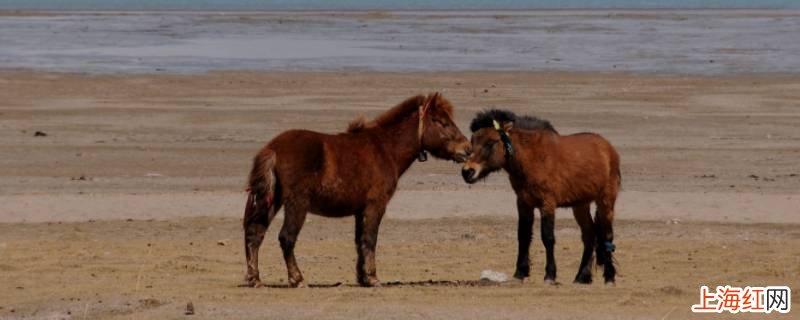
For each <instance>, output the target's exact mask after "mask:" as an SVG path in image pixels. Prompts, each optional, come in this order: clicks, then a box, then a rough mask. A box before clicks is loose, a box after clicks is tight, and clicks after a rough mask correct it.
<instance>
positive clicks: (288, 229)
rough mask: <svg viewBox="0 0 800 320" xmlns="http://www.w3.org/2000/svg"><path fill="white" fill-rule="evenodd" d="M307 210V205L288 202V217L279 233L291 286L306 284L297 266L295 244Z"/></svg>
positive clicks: (286, 211)
mask: <svg viewBox="0 0 800 320" xmlns="http://www.w3.org/2000/svg"><path fill="white" fill-rule="evenodd" d="M307 211H308V210H307V209H306V208H305V207H301V206H298V205H296V204H293V205H290V204H289V203H287V204H286V210H284V214H285V215H286V217H285V218H284V220H283V227H282V228H281V233H280V234H279V235H278V240H279V241H280V243H281V250H283V260H284V261H286V270H287V272H288V273H289V286H290V287H295V288H297V287H303V286H305V284H304V283H303V274H302V273H301V272H300V268H298V267H297V260H295V258H294V246H295V244H296V243H297V235H298V234H300V229H302V228H303V223H305V221H306V213H307Z"/></svg>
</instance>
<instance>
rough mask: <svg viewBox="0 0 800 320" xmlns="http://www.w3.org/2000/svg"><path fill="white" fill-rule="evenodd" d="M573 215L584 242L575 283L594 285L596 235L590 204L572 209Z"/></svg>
mask: <svg viewBox="0 0 800 320" xmlns="http://www.w3.org/2000/svg"><path fill="white" fill-rule="evenodd" d="M572 214H573V215H575V221H577V222H578V225H579V226H580V227H581V239H582V240H583V256H582V257H581V266H580V267H578V274H577V275H576V276H575V283H584V284H589V283H592V255H593V254H594V246H595V235H594V222H593V221H592V213H591V212H590V211H589V203H585V204H580V205H577V206H574V207H572Z"/></svg>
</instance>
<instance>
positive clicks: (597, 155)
mask: <svg viewBox="0 0 800 320" xmlns="http://www.w3.org/2000/svg"><path fill="white" fill-rule="evenodd" d="M470 130H471V131H472V133H473V134H472V149H473V153H472V155H471V156H470V157H469V160H467V162H466V163H465V164H464V168H463V169H462V172H461V174H462V175H463V177H464V181H466V182H467V183H475V182H476V181H478V180H479V179H482V178H484V177H486V176H487V175H488V174H489V173H491V172H494V171H497V170H500V169H504V170H505V171H506V172H508V176H509V180H510V181H511V187H512V188H513V189H514V191H515V192H516V194H517V210H518V214H519V226H518V229H517V239H518V241H519V252H518V255H517V270H516V272H515V273H514V277H516V278H519V279H525V278H527V277H528V276H529V275H530V259H529V254H528V251H529V248H530V244H531V236H532V228H533V209H534V208H538V209H539V212H541V216H542V226H541V228H542V230H541V233H542V243H544V247H545V250H546V253H547V265H546V266H545V276H544V280H545V282H546V283H551V284H552V283H555V279H556V263H555V258H554V254H553V246H554V245H555V242H556V240H555V235H554V230H553V229H554V220H555V210H556V207H572V212H573V214H574V215H575V220H577V221H578V225H580V228H581V235H582V240H583V257H582V259H581V265H580V268H579V269H578V274H577V275H576V276H575V282H577V283H591V282H592V268H591V265H592V255H593V252H594V251H595V250H596V251H597V264H598V265H602V266H604V270H603V277H604V278H605V281H606V283H613V282H614V278H615V275H616V269H615V268H614V261H613V257H612V254H613V252H614V242H613V241H614V231H613V226H612V224H613V221H614V202H615V201H616V199H617V192H618V191H619V187H620V182H621V178H620V172H619V155H618V154H617V152H616V151H615V150H614V147H612V146H611V144H610V143H609V142H608V141H607V140H605V139H603V138H602V137H601V136H599V135H597V134H593V133H578V134H573V135H567V136H562V135H559V134H558V132H556V130H555V129H553V127H552V126H551V125H550V123H549V122H547V121H545V120H541V119H537V118H534V117H527V116H526V117H518V116H517V115H515V114H514V113H512V112H510V111H505V110H488V111H484V112H481V113H478V115H477V116H476V117H475V119H473V120H472V124H471V126H470ZM591 202H594V203H595V205H596V206H597V212H596V214H595V217H594V221H592V214H591V212H590V211H589V204H590V203H591Z"/></svg>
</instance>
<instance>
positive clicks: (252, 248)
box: [244, 193, 280, 287]
mask: <svg viewBox="0 0 800 320" xmlns="http://www.w3.org/2000/svg"><path fill="white" fill-rule="evenodd" d="M262 205H263V204H262ZM279 209H280V204H278V203H272V204H271V205H269V206H268V207H267V208H261V207H259V205H258V201H257V200H256V201H254V199H253V194H252V193H251V194H250V195H249V196H248V197H247V204H246V205H245V213H244V253H245V256H246V259H247V274H246V275H245V278H244V281H245V283H246V284H247V285H248V286H251V287H260V286H262V284H261V278H260V277H259V272H258V249H259V248H260V247H261V242H262V241H263V240H264V234H265V233H266V232H267V228H269V224H270V222H271V221H272V219H273V218H275V213H277V212H278V210H279ZM263 211H266V213H265V212H263Z"/></svg>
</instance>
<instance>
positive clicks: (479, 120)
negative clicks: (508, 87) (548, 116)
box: [469, 109, 556, 132]
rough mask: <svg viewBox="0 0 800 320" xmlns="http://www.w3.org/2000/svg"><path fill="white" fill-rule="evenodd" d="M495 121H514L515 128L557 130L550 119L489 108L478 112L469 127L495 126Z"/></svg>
mask: <svg viewBox="0 0 800 320" xmlns="http://www.w3.org/2000/svg"><path fill="white" fill-rule="evenodd" d="M493 121H497V122H499V123H500V124H503V123H506V122H513V123H514V128H515V129H527V130H537V129H543V130H549V131H552V132H556V129H555V128H553V125H551V124H550V121H547V120H544V119H540V118H537V117H533V116H518V115H516V114H515V113H514V112H511V111H508V110H501V109H489V110H484V111H481V112H478V114H476V115H475V118H474V119H472V123H471V124H470V126H469V129H470V130H471V131H472V132H475V131H478V130H480V129H483V128H493V127H494V124H493Z"/></svg>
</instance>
